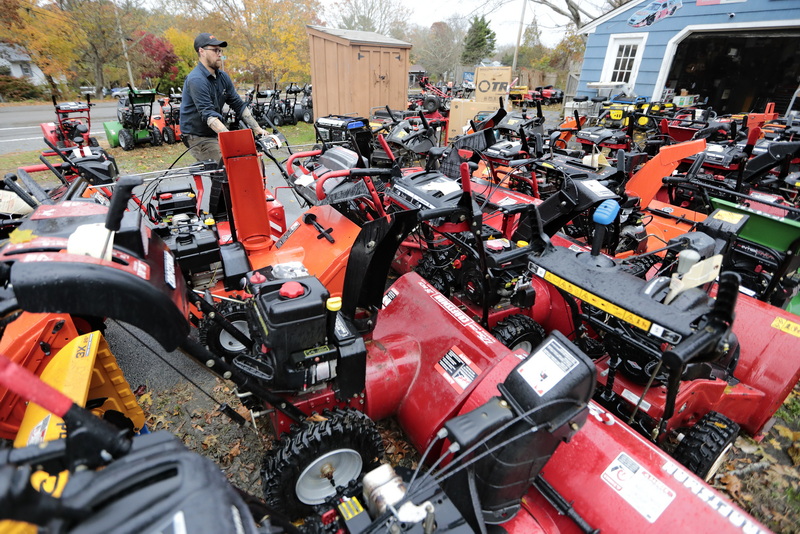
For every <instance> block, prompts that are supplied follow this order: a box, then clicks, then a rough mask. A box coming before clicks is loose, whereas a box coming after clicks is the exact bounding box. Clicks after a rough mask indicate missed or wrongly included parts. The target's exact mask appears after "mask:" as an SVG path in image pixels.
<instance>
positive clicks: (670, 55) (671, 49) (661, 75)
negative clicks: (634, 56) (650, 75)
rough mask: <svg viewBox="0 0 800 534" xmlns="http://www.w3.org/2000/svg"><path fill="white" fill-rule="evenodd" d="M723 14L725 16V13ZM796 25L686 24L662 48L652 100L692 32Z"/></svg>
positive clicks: (657, 96) (784, 22)
mask: <svg viewBox="0 0 800 534" xmlns="http://www.w3.org/2000/svg"><path fill="white" fill-rule="evenodd" d="M720 16H722V15H720ZM725 16H726V17H727V15H725ZM797 26H800V19H789V20H768V21H758V22H735V23H730V22H725V23H721V24H695V25H692V26H686V27H685V28H684V29H683V30H681V31H680V32H678V33H677V34H675V36H674V37H673V38H672V39H670V40H669V42H668V43H667V46H666V48H665V49H664V59H663V60H661V70H660V71H659V72H658V78H657V79H656V85H655V87H654V88H653V95H652V97H651V98H652V100H653V101H656V100H659V99H660V98H661V94H662V93H663V92H664V86H665V85H666V83H667V76H669V70H670V68H672V62H673V61H674V60H675V52H677V51H678V45H679V44H681V42H682V41H683V40H684V39H686V38H687V37H688V36H689V35H691V34H692V33H695V32H710V31H736V30H750V29H754V28H757V29H764V30H766V29H773V28H774V29H780V28H792V27H797ZM609 76H610V75H609Z"/></svg>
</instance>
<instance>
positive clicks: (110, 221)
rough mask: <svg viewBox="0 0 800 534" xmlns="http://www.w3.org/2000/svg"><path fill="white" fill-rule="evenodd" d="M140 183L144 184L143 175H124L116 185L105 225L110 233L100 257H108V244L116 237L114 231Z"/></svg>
mask: <svg viewBox="0 0 800 534" xmlns="http://www.w3.org/2000/svg"><path fill="white" fill-rule="evenodd" d="M140 185H142V177H141V176H134V175H128V176H123V177H122V178H120V179H119V180H118V181H117V185H116V186H115V187H114V194H113V195H111V206H109V208H108V214H107V215H106V224H105V227H106V230H108V233H107V234H106V238H105V242H104V243H103V250H102V252H101V254H100V258H105V257H106V252H107V250H108V245H109V244H110V243H111V242H112V241H113V239H114V232H116V231H117V230H119V227H120V224H121V223H122V216H123V215H124V214H125V208H127V207H128V201H129V200H130V199H131V196H132V195H133V189H134V188H135V187H137V186H140Z"/></svg>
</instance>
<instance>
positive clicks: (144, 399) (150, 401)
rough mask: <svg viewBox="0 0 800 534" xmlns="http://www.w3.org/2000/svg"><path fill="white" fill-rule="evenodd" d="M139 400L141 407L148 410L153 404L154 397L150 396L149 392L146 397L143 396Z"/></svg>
mask: <svg viewBox="0 0 800 534" xmlns="http://www.w3.org/2000/svg"><path fill="white" fill-rule="evenodd" d="M138 400H139V405H140V406H142V407H143V408H147V407H148V406H150V405H152V404H153V396H152V395H151V394H150V392H149V391H148V392H147V393H145V394H144V395H141V396H140V397H139V399H138Z"/></svg>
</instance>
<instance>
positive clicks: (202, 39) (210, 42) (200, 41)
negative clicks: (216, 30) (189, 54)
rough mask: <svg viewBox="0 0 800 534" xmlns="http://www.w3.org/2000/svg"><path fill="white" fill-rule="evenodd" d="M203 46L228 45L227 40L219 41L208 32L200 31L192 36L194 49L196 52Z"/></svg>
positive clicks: (223, 46)
mask: <svg viewBox="0 0 800 534" xmlns="http://www.w3.org/2000/svg"><path fill="white" fill-rule="evenodd" d="M204 46H219V47H220V48H225V47H226V46H228V41H220V40H219V39H217V38H216V37H214V36H213V35H211V34H210V33H201V34H200V35H198V36H197V37H195V38H194V51H195V52H197V51H198V50H200V49H201V48H203V47H204Z"/></svg>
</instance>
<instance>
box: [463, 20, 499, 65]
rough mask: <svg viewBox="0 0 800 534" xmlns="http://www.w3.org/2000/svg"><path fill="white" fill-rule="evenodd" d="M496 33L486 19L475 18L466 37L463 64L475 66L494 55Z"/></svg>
mask: <svg viewBox="0 0 800 534" xmlns="http://www.w3.org/2000/svg"><path fill="white" fill-rule="evenodd" d="M495 37H496V36H495V33H494V32H493V31H492V30H491V29H489V23H488V22H487V21H486V18H485V17H483V16H481V17H474V18H473V19H472V20H471V21H470V27H469V30H468V31H467V35H466V37H464V52H463V53H462V54H461V62H462V63H464V64H465V65H474V64H476V63H478V62H479V61H480V60H481V59H483V58H485V57H486V56H490V55H491V54H492V53H494V47H495Z"/></svg>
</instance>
